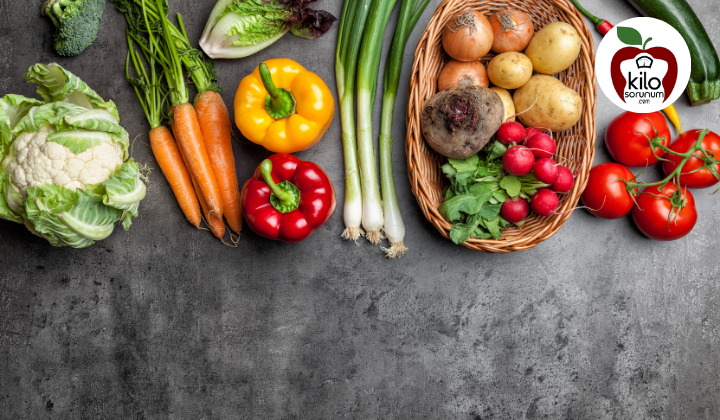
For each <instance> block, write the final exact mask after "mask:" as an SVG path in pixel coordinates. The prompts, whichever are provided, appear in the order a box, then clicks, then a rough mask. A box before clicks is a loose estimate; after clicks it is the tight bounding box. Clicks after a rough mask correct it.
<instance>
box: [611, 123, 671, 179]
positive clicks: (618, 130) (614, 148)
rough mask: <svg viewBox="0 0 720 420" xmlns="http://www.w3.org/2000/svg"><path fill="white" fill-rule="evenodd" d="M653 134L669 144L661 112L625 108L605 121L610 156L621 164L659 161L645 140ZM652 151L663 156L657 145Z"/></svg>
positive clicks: (667, 129)
mask: <svg viewBox="0 0 720 420" xmlns="http://www.w3.org/2000/svg"><path fill="white" fill-rule="evenodd" d="M655 130H657V134H655ZM645 136H647V137H645ZM655 137H658V138H659V139H660V141H661V142H662V144H664V145H665V146H667V145H668V144H670V139H671V134H670V129H669V128H668V125H667V122H665V117H664V116H663V115H662V114H661V113H660V112H651V113H649V114H636V113H634V112H629V111H628V112H623V113H622V114H620V115H618V116H617V117H616V118H615V119H614V120H612V122H611V123H610V125H608V127H607V130H606V131H605V145H607V148H608V151H609V152H610V155H612V157H613V159H615V161H616V162H618V163H619V164H621V165H625V166H649V165H653V164H655V163H657V161H658V158H657V157H655V156H654V155H653V152H652V148H651V147H650V144H649V142H648V138H650V139H653V138H655ZM655 153H656V154H657V155H658V156H660V157H662V156H663V154H664V153H665V151H664V150H663V149H661V148H659V147H657V148H655Z"/></svg>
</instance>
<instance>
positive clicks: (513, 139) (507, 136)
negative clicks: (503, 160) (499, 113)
mask: <svg viewBox="0 0 720 420" xmlns="http://www.w3.org/2000/svg"><path fill="white" fill-rule="evenodd" d="M496 135H497V139H498V141H499V142H500V143H502V144H504V145H506V146H507V145H508V144H511V143H522V141H523V140H525V129H524V128H523V126H522V124H520V123H519V122H516V121H510V122H506V123H503V124H502V125H501V126H500V128H498V131H497V133H496Z"/></svg>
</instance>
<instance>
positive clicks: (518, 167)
mask: <svg viewBox="0 0 720 420" xmlns="http://www.w3.org/2000/svg"><path fill="white" fill-rule="evenodd" d="M502 163H503V168H505V171H506V172H507V173H509V174H510V175H516V176H522V175H525V174H528V173H530V171H532V168H533V165H534V164H535V157H534V156H533V154H532V152H531V151H530V149H528V148H527V147H525V146H520V145H517V146H512V147H511V148H509V149H508V150H507V152H505V154H504V155H503V157H502Z"/></svg>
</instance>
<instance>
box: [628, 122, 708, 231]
mask: <svg viewBox="0 0 720 420" xmlns="http://www.w3.org/2000/svg"><path fill="white" fill-rule="evenodd" d="M655 133H656V137H655V138H654V139H652V140H651V139H650V138H648V141H649V142H650V144H651V147H652V146H653V145H654V146H657V147H659V148H661V149H663V150H664V151H665V152H666V153H672V154H674V155H676V156H680V157H682V158H683V159H682V161H680V163H679V164H678V165H677V167H675V170H673V171H672V173H670V174H668V176H666V177H665V178H664V179H662V180H660V181H656V182H647V183H646V182H629V181H627V180H625V181H626V185H627V190H628V192H629V193H630V196H631V197H633V200H635V196H636V195H637V194H638V189H640V188H642V189H645V188H647V187H654V186H656V185H660V189H661V190H662V189H663V188H665V186H666V185H667V184H668V183H670V182H673V183H674V184H675V187H676V191H675V193H673V195H672V197H667V196H664V195H662V197H665V198H667V199H668V200H669V201H670V203H671V204H672V207H673V211H678V212H679V211H680V210H681V209H683V208H684V207H685V197H684V196H683V193H682V186H681V185H680V176H681V175H686V174H690V173H693V172H696V171H699V170H701V169H704V168H709V169H710V171H711V172H712V173H713V175H715V176H716V177H717V178H718V179H720V176H718V175H717V171H716V170H715V165H716V164H718V163H720V161H718V160H716V159H715V158H714V157H711V156H710V155H708V151H707V150H706V149H705V148H704V147H702V142H703V140H704V139H705V136H706V135H707V134H708V133H710V130H708V129H705V130H702V131H701V132H700V133H699V135H698V139H697V140H696V141H695V144H694V145H693V146H692V147H691V148H690V149H689V150H688V151H687V152H685V153H679V152H676V151H674V150H671V149H670V148H669V147H667V146H665V145H664V144H662V141H661V140H659V139H658V138H657V130H656V131H655ZM646 137H647V136H646ZM663 139H664V138H663ZM697 151H700V152H701V153H702V154H703V156H702V157H701V156H697V155H695V152H697ZM653 153H655V149H654V148H653ZM693 156H695V157H697V158H698V159H702V160H703V162H705V164H704V165H703V166H701V167H700V168H697V169H695V170H693V171H691V172H683V171H682V169H683V167H684V166H685V164H686V163H687V161H688V160H690V158H691V157H693ZM638 176H639V175H638ZM635 178H637V176H636V177H635ZM715 192H717V191H715ZM713 194H714V193H713ZM635 204H636V205H637V202H635ZM672 214H673V212H670V217H668V226H669V225H670V219H671V218H672Z"/></svg>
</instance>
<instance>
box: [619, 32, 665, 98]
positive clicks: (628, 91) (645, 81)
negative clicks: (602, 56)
mask: <svg viewBox="0 0 720 420" xmlns="http://www.w3.org/2000/svg"><path fill="white" fill-rule="evenodd" d="M617 35H618V38H619V39H620V41H621V42H622V43H624V44H626V45H638V46H642V48H636V47H625V48H623V49H621V50H620V51H618V52H617V53H615V55H614V56H613V58H612V62H611V63H610V77H611V78H612V83H613V86H614V87H615V91H616V92H617V94H618V96H619V97H620V98H621V99H622V100H623V102H627V100H626V99H627V98H659V102H660V103H662V102H664V101H665V100H666V99H667V98H668V97H669V95H670V94H672V92H673V89H674V88H675V83H676V82H677V77H678V64H677V59H676V58H675V55H674V54H673V53H672V51H670V50H668V49H667V48H663V47H653V48H650V49H645V47H646V46H647V44H648V43H649V42H650V41H651V40H652V38H648V39H647V40H646V41H645V42H643V39H642V35H640V32H638V31H637V30H635V29H633V28H626V27H621V26H618V28H617ZM628 60H634V62H633V63H632V64H631V66H632V68H633V69H634V70H635V72H633V71H628V72H627V74H625V73H623V70H622V64H623V62H625V61H628ZM656 60H661V61H664V62H665V63H667V73H665V75H664V76H663V78H662V81H661V80H660V79H659V78H658V77H653V75H652V71H651V70H652V68H653V64H654V63H655V61H656ZM640 101H641V102H640V103H649V101H650V99H640ZM642 101H646V102H642Z"/></svg>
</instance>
